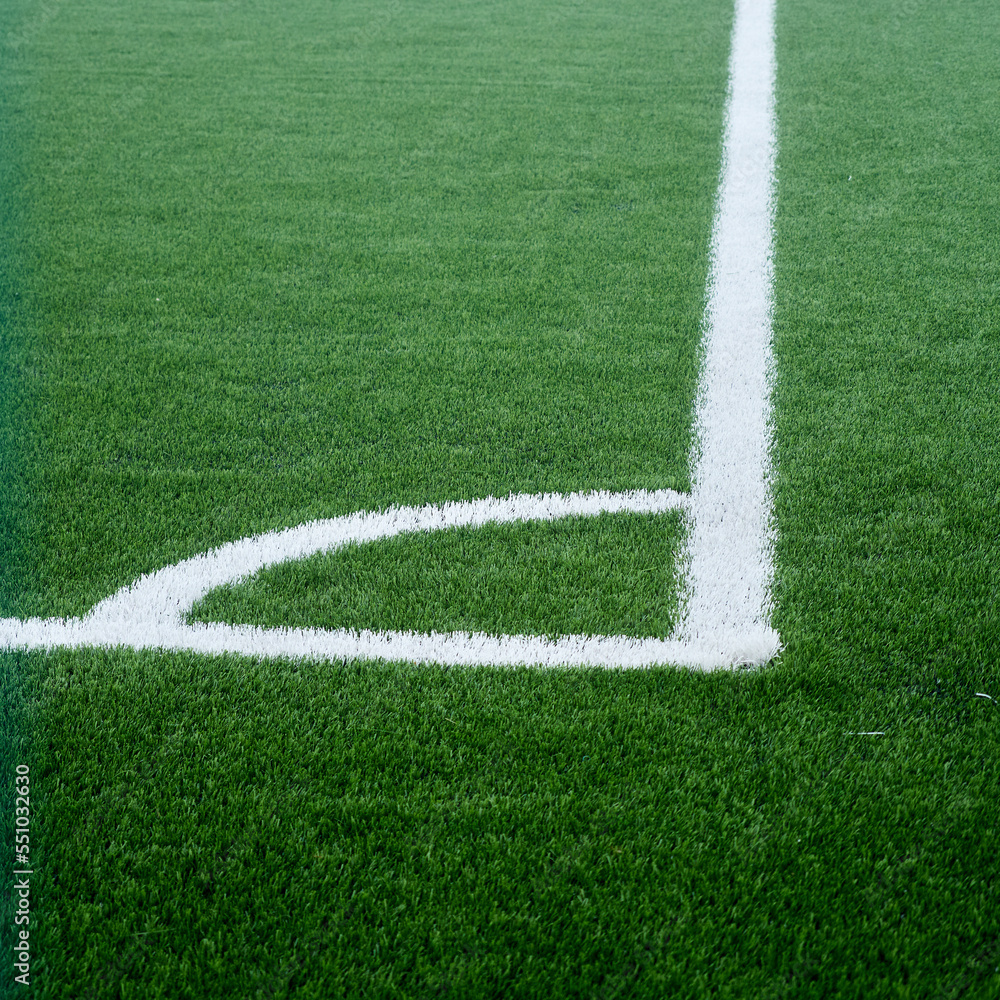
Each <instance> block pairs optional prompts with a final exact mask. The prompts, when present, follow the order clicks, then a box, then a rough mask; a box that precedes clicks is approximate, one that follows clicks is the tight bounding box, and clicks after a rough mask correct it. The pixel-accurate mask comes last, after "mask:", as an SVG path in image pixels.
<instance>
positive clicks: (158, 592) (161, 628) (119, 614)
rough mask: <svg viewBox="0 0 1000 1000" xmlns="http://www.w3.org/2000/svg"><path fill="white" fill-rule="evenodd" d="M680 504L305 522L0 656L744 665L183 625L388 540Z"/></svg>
mask: <svg viewBox="0 0 1000 1000" xmlns="http://www.w3.org/2000/svg"><path fill="white" fill-rule="evenodd" d="M689 505H690V499H689V497H687V496H686V495H685V494H682V493H677V492H675V491H673V490H657V491H648V490H634V491H630V492H625V493H608V492H600V491H597V492H591V493H570V494H534V495H529V494H518V495H511V496H509V497H506V498H496V497H488V498H486V499H484V500H470V501H460V502H454V503H445V504H441V505H435V504H431V505H427V506H424V507H397V508H392V509H390V510H387V511H377V512H361V513H356V514H349V515H346V516H344V517H337V518H331V519H328V520H323V521H313V522H310V523H308V524H303V525H300V526H298V527H295V528H287V529H284V530H282V531H273V532H268V533H266V534H262V535H256V536H253V537H250V538H243V539H240V540H239V541H236V542H230V543H228V544H226V545H222V546H220V547H219V548H217V549H213V550H212V551H211V552H207V553H204V554H202V555H198V556H194V557H193V558H191V559H185V560H184V561H182V562H179V563H177V564H175V565H174V566H168V567H166V568H165V569H161V570H158V571H156V572H155V573H151V574H149V575H147V576H144V577H141V578H140V579H139V580H137V581H136V582H135V583H133V584H132V585H131V586H129V587H125V588H123V589H122V590H120V591H118V592H117V593H116V594H113V595H112V596H111V597H109V598H107V599H106V600H104V601H101V602H100V603H99V604H97V605H95V606H94V608H93V609H92V610H91V611H90V612H89V613H88V614H87V615H85V616H84V617H83V618H71V619H40V618H34V619H28V620H27V621H21V620H19V619H11V618H8V619H3V620H0V647H2V648H8V649H10V648H23V649H30V648H52V647H55V646H69V647H80V646H99V647H103V648H114V647H117V646H127V647H130V648H132V649H164V650H178V651H180V650H187V651H191V652H200V653H241V654H246V655H249V656H257V657H267V656H280V657H297V658H313V659H344V658H366V659H380V660H405V661H412V662H416V663H442V664H493V665H497V666H502V665H515V664H522V663H524V664H539V665H547V666H557V665H566V666H574V665H575V666H587V665H589V666H622V667H630V666H632V667H643V666H650V665H652V664H656V663H673V664H678V665H684V666H690V667H695V668H702V669H707V668H710V667H712V666H717V665H718V663H719V661H720V658H721V659H723V660H725V661H726V662H730V663H733V662H752V661H753V660H754V654H755V652H756V650H755V649H754V648H753V647H752V645H751V646H749V647H748V646H747V645H746V643H745V642H744V644H743V645H742V646H740V647H739V648H733V649H722V648H720V647H719V646H718V644H717V643H715V642H713V641H708V642H705V643H701V644H698V645H695V644H691V643H687V644H684V643H678V642H673V641H669V640H666V641H665V640H658V639H636V638H634V637H632V636H624V635H617V636H616V635H612V636H564V637H561V638H560V639H557V640H549V639H545V638H542V637H540V636H529V635H524V636H491V635H487V634H484V633H475V632H474V633H415V632H375V631H369V630H365V631H361V632H349V631H346V630H343V629H340V630H325V629H262V628H252V627H250V626H229V625H220V624H214V623H212V624H205V623H192V624H189V623H188V622H187V616H188V614H189V612H190V611H191V609H192V607H193V606H194V605H195V603H197V601H199V600H200V599H201V598H202V597H204V596H205V595H206V594H207V593H208V592H209V591H211V590H213V589H215V588H216V587H221V586H225V585H227V584H234V583H239V582H240V581H242V580H246V579H249V578H250V577H251V576H252V575H253V574H254V573H257V572H259V571H261V570H263V569H266V568H267V567H269V566H274V565H277V564H279V563H283V562H288V561H291V560H297V559H303V558H305V557H307V556H310V555H313V554H315V553H317V552H336V551H337V550H338V549H340V548H343V547H344V546H345V545H350V544H363V543H365V542H372V541H375V540H377V539H382V538H391V537H392V536H393V535H399V534H404V533H413V532H421V531H424V532H426V531H438V530H443V529H446V528H452V527H461V526H472V527H475V526H479V525H484V524H503V523H511V522H514V521H552V520H556V519H558V518H563V517H573V516H577V517H581V516H582V517H588V516H589V517H593V516H596V515H598V514H601V513H611V514H614V513H664V512H666V511H669V510H681V511H684V510H687V509H688V507H689Z"/></svg>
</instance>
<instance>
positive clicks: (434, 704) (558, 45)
mask: <svg viewBox="0 0 1000 1000" xmlns="http://www.w3.org/2000/svg"><path fill="white" fill-rule="evenodd" d="M0 17H2V18H3V19H4V20H3V22H0V26H2V27H3V30H4V32H5V36H4V37H5V38H6V43H5V48H4V50H3V54H4V64H3V70H2V76H0V84H2V86H0V139H2V140H3V146H2V148H3V150H4V154H3V160H2V162H0V170H2V173H0V181H2V182H3V183H2V184H0V188H2V192H0V198H2V201H0V206H2V210H3V218H2V226H3V229H2V235H3V243H2V254H3V256H2V258H0V260H2V261H3V279H2V280H3V285H2V305H0V308H2V313H0V318H2V320H3V323H4V327H3V341H2V350H3V351H4V352H5V356H4V359H3V365H2V370H0V389H2V391H3V397H2V401H0V449H2V450H0V458H2V463H3V464H2V468H0V476H2V480H0V483H2V486H3V491H4V492H3V498H2V499H3V502H2V503H0V541H2V549H0V554H2V557H3V558H2V563H0V600H2V606H0V614H2V615H16V616H19V617H27V616H30V615H41V616H54V615H79V614H81V613H83V612H85V611H87V610H88V609H89V608H90V607H91V606H92V605H93V604H94V603H95V602H96V601H98V600H100V599H102V598H104V597H106V596H108V595H109V594H111V593H112V592H113V591H114V590H116V589H117V588H119V587H121V586H124V585H126V584H128V583H129V582H131V581H132V580H134V579H135V578H136V577H137V576H139V575H140V574H141V573H144V572H148V571H150V570H153V569H156V568H158V567H161V566H164V565H167V564H171V563H174V562H176V561H178V560H179V559H182V558H185V557H187V556H190V555H194V554H196V553H199V552H202V551H204V550H205V549H207V548H209V547H211V546H214V545H218V544H221V543H223V542H226V541H230V540H232V539H236V538H240V537H243V536H245V535H248V534H251V533H255V532H261V531H267V530H272V529H275V528H280V527H283V526H289V525H295V524H299V523H301V522H303V521H306V520H310V519H313V518H320V517H332V516H336V515H339V514H344V513H349V512H351V511H354V510H358V509H381V508H384V507H388V506H390V505H393V504H422V503H428V502H436V501H446V500H457V499H468V498H475V497H482V496H487V495H507V494H508V493H510V492H541V491H559V492H568V491H572V490H589V489H598V488H600V489H608V490H626V489H633V488H645V489H661V488H672V489H678V490H686V489H687V488H689V486H690V478H689V470H688V450H689V447H690V421H691V405H692V400H693V394H694V387H695V379H696V375H697V362H698V335H699V330H700V324H701V317H702V310H703V305H704V288H705V280H706V275H707V265H708V248H709V236H710V227H711V220H712V211H713V205H714V202H713V199H714V196H715V189H716V185H717V181H718V175H719V167H720V151H721V137H722V115H723V108H724V102H725V96H726V79H727V59H728V50H729V34H730V29H731V24H732V10H731V7H730V6H729V4H727V3H724V2H721V0H719V2H716V0H707V2H704V3H699V4H692V3H688V4H685V3H681V2H679V0H674V2H666V3H664V4H661V5H657V6H656V7H655V8H651V7H650V5H648V4H640V3H638V2H634V0H616V2H613V3H612V2H611V0H595V2H594V3H592V4H588V5H586V7H578V6H575V5H571V4H568V3H565V4H563V3H558V2H556V0H537V2H535V3H530V4H529V3H504V4H498V3H479V4H471V3H462V2H459V0H440V2H437V3H434V2H430V3H421V4H419V5H403V4H398V3H387V4H384V5H382V6H378V5H372V6H366V7H361V6H357V5H355V4H353V3H349V4H331V3H320V2H317V0H288V2H287V3H285V4H283V5H281V6H280V8H277V7H275V8H270V7H266V6H265V5H263V4H262V3H255V2H250V3H246V4H241V3H236V2H217V0H198V2H194V0H191V2H179V3H171V4H167V3H165V2H162V0H152V2H151V3H146V4H143V5H139V4H137V3H135V2H134V0H107V2H105V3H102V4H99V5H93V4H87V5H69V4H66V5H59V4H57V3H51V4H47V5H32V4H30V3H27V2H20V0H19V2H18V3H15V4H11V5H9V6H8V7H7V8H6V10H5V13H4V14H3V15H0ZM777 22H778V33H777V41H778V48H777V59H778V122H779V156H778V213H777V236H776V253H777V255H776V289H775V294H776V302H775V317H774V339H775V350H776V354H777V364H778V379H777V390H776V396H775V404H776V410H775V432H776V439H777V451H776V454H777V484H776V496H775V502H776V518H777V526H778V549H777V557H778V561H777V567H776V598H777V600H776V616H775V624H776V626H777V627H778V628H779V630H780V632H781V635H782V639H783V642H784V644H785V650H784V652H783V654H782V655H781V657H780V658H779V660H778V661H776V662H775V663H773V664H771V665H769V666H768V667H766V668H764V669H762V670H759V671H754V672H749V671H741V672H719V673H716V674H692V673H688V672H686V671H682V670H677V669H673V668H656V669H651V670H636V671H627V672H624V671H618V670H601V669H580V670H571V671H565V670H540V669H523V668H522V669H495V668H488V667H486V668H458V667H451V668H442V667H426V666H415V665H412V664H405V663H402V664H399V663H397V664H388V663H372V662H357V661H349V662H342V663H315V662H302V663H289V662H280V661H273V660H271V661H256V660H251V659H249V658H240V657H236V656H227V657H211V658H210V657H202V656H197V655H194V654H189V655H184V654H170V655H168V654H160V653H152V652H149V653H135V652H132V651H115V652H102V651H97V650H83V651H69V650H65V649H63V650H58V651H55V652H52V653H50V654H44V655H43V654H40V653H34V654H26V653H18V654H11V653H8V654H0V666H2V668H3V670H2V672H0V681H2V684H3V688H2V690H3V694H4V703H5V712H4V716H3V718H4V726H5V741H4V756H3V759H2V766H3V768H4V774H3V779H4V796H6V798H4V800H3V802H2V805H3V809H4V812H3V824H4V826H3V830H4V834H3V835H4V837H5V840H6V838H8V837H9V836H10V833H11V831H12V829H13V824H12V817H13V793H12V791H11V788H12V780H11V778H12V775H13V767H14V765H15V764H23V763H28V764H30V766H31V786H32V795H31V805H32V817H33V820H32V822H33V826H32V841H31V844H32V858H33V862H34V868H35V874H34V875H33V876H32V883H31V885H32V922H31V932H32V951H33V957H32V981H33V986H31V987H28V988H22V987H16V984H14V986H12V988H15V987H16V988H17V989H18V990H19V993H17V992H15V993H14V994H13V995H15V996H17V995H23V996H32V997H39V998H41V997H44V998H50V997H51V998H63V997H65V998H71V997H72V998H77V997H80V998H91V997H93V998H105V997H107V998H122V1000H130V998H143V1000H145V998H157V997H162V998H164V1000H180V998H189V997H190V998H192V1000H195V998H207V997H224V996H227V997H228V996H232V997H241V998H242V997H246V998H252V1000H270V998H275V997H293V996H294V997H297V998H317V1000H320V998H324V1000H325V998H331V997H345V998H352V1000H353V998H361V997H386V998H390V997H391V998H396V997H399V998H414V1000H422V998H425V997H436V996H442V997H444V996H452V997H459V998H466V997H468V998H480V997H498V998H499V997H503V998H508V997H511V998H513V997H518V998H520V997H524V998H528V997H546V998H548V997H562V996H565V997H589V998H598V1000H612V998H615V1000H622V998H647V997H648V998H663V997H697V998H701V997H729V998H734V1000H742V998H749V997H753V998H781V997H789V998H792V997H794V998H799V997H815V998H827V997H857V998H862V997H863V998H866V1000H867V998H873V997H893V998H908V1000H916V998H921V1000H946V998H947V1000H956V998H977V1000H991V998H995V997H996V996H998V995H1000V972H998V971H997V970H998V968H1000V898H998V897H1000V880H998V876H1000V863H998V861H997V855H996V843H997V840H998V826H1000V715H998V714H997V713H998V712H1000V705H998V704H997V703H996V702H993V701H991V700H990V699H988V698H984V697H977V693H985V694H990V695H992V696H993V697H994V698H996V699H997V700H998V701H1000V667H998V666H997V664H998V662H1000V622H998V614H997V602H998V590H1000V587H998V584H1000V544H998V538H1000V445H998V436H997V434H996V428H997V426H998V421H1000V393H998V389H1000V361H998V360H997V359H998V357H1000V353H998V350H997V348H998V346H1000V345H998V340H1000V318H998V317H1000V302H998V298H1000V237H998V235H997V233H998V231H997V227H996V224H995V223H996V219H997V217H998V208H1000V205H998V202H1000V176H998V175H1000V139H998V138H997V134H996V128H995V123H996V121H997V120H1000V106H998V105H1000V97H998V95H1000V87H998V84H1000V64H998V63H997V60H996V52H997V51H998V50H1000V10H998V9H997V8H996V7H995V5H993V4H992V3H988V2H985V0H963V2H961V3H955V4H950V5H938V4H931V3H929V2H924V3H921V2H919V0H913V2H909V0H903V2H898V3H893V2H890V0H866V2H865V3H859V2H855V3H852V4H847V5H845V4H832V3H829V2H823V0H778V7H777ZM679 538H680V530H679V525H678V521H677V516H676V515H657V516H652V515H641V516H640V515H614V516H611V515H604V516H602V517H600V518H594V519H586V520H583V519H580V520H565V521H561V522H553V523H552V524H531V525H525V526H523V527H522V526H517V527H512V526H506V527H500V526H497V527H494V528H490V529H481V530H478V531H471V530H468V529H456V530H453V531H449V532H446V533H437V534H435V535H428V536H421V537H405V536H399V537H396V538H393V539H390V540H388V541H386V542H384V543H379V544H375V545H367V546H364V547H360V548H354V549H350V550H348V551H347V552H346V553H344V554H342V555H341V556H339V557H338V558H337V559H332V558H329V557H317V558H314V559H311V560H306V561H303V562H301V563H298V564H292V565H288V566H284V567H278V568H276V569H274V570H271V571H269V572H267V573H262V574H260V575H259V576H258V577H257V578H256V579H255V580H253V581H250V582H249V583H247V584H245V585H241V586H240V587H235V588H232V589H230V590H228V591H217V592H215V593H214V594H212V595H210V596H209V598H208V599H207V600H206V601H205V602H204V605H203V606H202V608H201V609H199V610H200V612H201V613H202V614H203V615H204V616H205V617H208V618H212V619H213V620H231V621H234V622H236V621H240V622H258V623H260V624H267V625H282V624H295V625H311V624H315V625H324V626H327V627H338V628H364V627H375V626H377V627H383V628H399V629H405V628H414V629H429V628H443V627H446V628H463V629H465V628H474V629H479V630H484V631H507V630H515V629H516V630H518V631H522V630H523V631H536V632H538V633H540V634H548V633H550V632H551V633H560V632H587V631H593V632H597V633H603V632H623V633H625V634H632V635H637V636H639V635H657V636H663V635H666V634H667V633H668V632H669V631H670V628H671V627H672V624H673V620H674V619H673V615H674V614H675V612H676V608H675V601H674V590H673V589H672V588H673V585H674V584H673V559H672V553H673V552H674V551H675V550H676V547H677V544H678V541H679ZM869 731H878V732H882V733H884V734H885V735H882V736H862V735H854V734H856V733H858V732H869ZM6 842H9V840H6ZM7 884H8V885H9V884H10V883H9V882H8V883H7ZM15 901H16V900H15V897H14V896H13V895H12V894H11V893H9V892H8V893H7V894H6V895H5V896H4V897H3V900H2V904H3V905H2V912H0V926H3V928H4V931H3V937H2V940H3V943H4V948H5V949H6V950H7V951H8V953H9V951H10V949H9V948H8V941H9V940H12V939H8V936H7V935H8V933H9V929H11V928H13V923H12V914H11V908H12V907H13V905H14V904H15ZM3 976H4V980H3V981H4V984H5V986H6V984H7V983H8V982H10V981H11V979H12V977H13V972H12V971H11V966H10V964H9V963H8V964H7V965H5V968H4V970H3Z"/></svg>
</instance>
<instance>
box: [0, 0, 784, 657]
mask: <svg viewBox="0 0 1000 1000" xmlns="http://www.w3.org/2000/svg"><path fill="white" fill-rule="evenodd" d="M773 22H774V0H737V4H736V17H735V22H734V28H733V41H732V52H731V55H730V86H729V95H728V100H727V111H726V125H725V139H724V148H723V168H722V177H721V179H720V186H719V194H718V198H717V206H716V216H715V221H714V225H713V230H712V263H711V268H710V273H709V286H708V295H707V307H706V317H705V341H704V364H703V370H702V373H701V378H700V381H699V387H698V395H697V400H696V418H695V446H694V448H693V450H692V455H691V461H692V492H691V495H690V496H684V495H682V494H679V493H676V492H673V491H670V490H660V491H655V492H653V491H644V490H638V491H631V492H627V493H608V492H592V493H574V494H565V495H562V494H544V495H523V494H522V495H516V496H510V497H507V498H500V499H498V498H494V497H488V498H486V499H482V500H469V501H457V502H454V503H450V504H444V505H429V506H426V507H420V508H413V507H409V508H394V509H392V510H389V511H381V512H358V513H356V514H351V515H347V516H345V517H341V518H333V519H329V520H324V521H316V522H310V523H308V524H304V525H300V526H298V527H295V528H288V529H285V530H283V531H275V532H268V533H267V534H264V535H259V536H254V537H252V538H245V539H241V540H239V541H236V542H232V543H229V544H227V545H223V546H221V547H220V548H218V549H215V550H213V551H211V552H208V553H205V554H203V555H200V556H196V557H194V558H193V559H187V560H184V561H183V562H181V563H178V564H176V565H175V566H170V567H166V568H164V569H162V570H159V571H157V572H155V573H151V574H149V575H148V576H144V577H142V578H141V579H140V580H137V581H136V582H135V583H133V584H132V585H131V586H129V587H126V588H124V589H123V590H121V591H119V592H117V593H116V594H113V595H111V596H110V597H109V598H107V599H105V600H103V601H101V602H100V603H99V604H97V605H96V606H95V607H94V608H93V609H91V611H90V612H89V613H88V614H87V615H85V616H84V617H83V618H76V619H38V618H35V619H28V620H26V621H22V620H19V619H13V618H7V619H0V649H4V648H6V649H34V648H53V647H56V646H69V647H82V646H96V647H102V648H114V647H118V646H123V647H129V648H133V649H150V648H153V649H164V650H190V651H196V652H202V653H238V654H243V655H249V656H254V657H265V656H280V657H294V658H298V657H307V658H313V659H329V660H332V659H343V658H367V659H380V660H404V661H412V662H420V663H440V664H481V665H507V664H510V665H514V664H531V665H543V666H563V665H564V666H622V667H648V666H652V665H655V664H673V665H677V666H687V667H691V668H695V669H703V670H711V669H717V668H724V667H732V666H735V665H743V664H747V665H753V664H763V663H766V662H768V661H769V660H771V659H772V658H773V657H774V656H775V655H776V654H777V653H778V652H779V651H780V648H781V643H780V639H779V636H778V634H777V632H775V631H774V629H773V628H772V627H771V624H770V616H771V610H772V607H771V604H772V598H771V586H772V579H773V547H774V546H773V525H772V521H771V518H772V504H771V479H772V468H771V450H772V444H771V429H770V412H771V411H770V405H771V404H770V393H771V383H772V377H773V366H774V363H773V356H772V351H771V308H772V282H773V261H772V253H773V217H774V161H775V127H774V74H775V59H774V27H773ZM667 510H681V511H683V512H684V516H685V518H686V521H687V526H688V538H687V543H686V547H685V549H684V551H683V552H682V553H681V554H680V555H679V563H678V565H679V566H680V572H681V577H682V583H683V591H684V595H685V596H684V600H683V607H682V613H681V618H680V622H679V624H678V627H677V629H676V630H675V632H674V634H673V635H672V636H671V637H670V638H669V639H668V640H657V639H637V638H635V637H632V636H623V635H618V636H599V637H586V636H566V637H563V638H561V639H559V640H556V641H550V640H547V639H544V638H542V637H539V636H518V635H508V636H499V637H497V636H489V635H485V634H481V633H447V634H443V633H424V634H422V633H413V632H375V631H362V632H348V631H344V630H323V629H259V628H252V627H250V626H228V625H219V624H188V623H187V621H186V616H187V614H188V612H189V611H190V610H191V607H192V606H193V604H194V603H196V601H197V600H199V599H200V598H201V597H203V596H204V595H205V594H207V593H208V592H209V591H210V590H212V589H214V588H215V587H219V586H223V585H225V584H231V583H236V582H239V581H241V580H244V579H247V578H248V577H249V576H250V575H252V574H253V573H255V572H258V571H260V570H261V569H264V568H266V567H267V566H273V565H275V564H277V563H279V562H286V561H289V560H293V559H301V558H304V557H305V556H307V555H311V554H313V553H315V552H321V551H326V552H332V551H336V549H337V548H339V547H341V546H343V545H346V544H350V543H364V542H367V541H374V540H376V539H378V538H388V537H391V536H393V535H395V534H400V533H402V532H406V531H434V530H440V529H443V528H447V527H451V526H458V525H470V526H475V525H480V524H486V523H502V522H510V521H515V520H520V521H540V520H553V519H555V518H558V517H569V516H596V515H597V514H599V513H601V512H605V511H607V512H612V513H613V512H664V511H667Z"/></svg>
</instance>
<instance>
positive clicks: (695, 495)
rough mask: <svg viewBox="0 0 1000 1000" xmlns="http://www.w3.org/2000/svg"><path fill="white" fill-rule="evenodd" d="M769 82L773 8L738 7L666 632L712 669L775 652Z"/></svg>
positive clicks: (758, 2)
mask: <svg viewBox="0 0 1000 1000" xmlns="http://www.w3.org/2000/svg"><path fill="white" fill-rule="evenodd" d="M774 77H775V59H774V0H737V4H736V17H735V23H734V26H733V41H732V52H731V55H730V64H729V95H728V101H727V108H726V125H725V140H724V146H723V156H722V175H721V180H720V184H719V194H718V201H717V204H716V216H715V222H714V226H713V230H712V258H711V265H710V271H709V279H708V294H707V303H706V309H705V321H704V342H703V350H704V358H703V366H702V371H701V378H700V381H699V386H698V397H697V403H696V406H697V409H696V417H695V440H694V446H693V448H692V454H691V462H692V491H691V512H690V515H689V518H688V529H689V530H688V538H687V544H686V549H685V551H684V552H683V553H682V554H681V558H680V562H679V567H680V569H679V572H680V573H681V575H682V577H684V591H685V594H686V599H685V606H684V608H683V612H682V617H681V621H680V624H679V625H678V627H677V630H676V631H675V633H674V638H676V639H677V640H679V641H682V642H685V643H690V644H692V645H694V646H697V647H701V648H712V649H714V650H716V652H717V655H718V658H719V663H720V665H724V664H727V663H728V664H732V663H740V662H747V663H762V662H766V661H767V660H768V659H770V658H771V657H773V656H774V655H776V654H777V652H778V651H779V650H780V648H781V645H780V640H779V637H778V634H777V632H775V631H774V630H773V629H772V628H771V626H770V615H771V603H772V598H771V585H772V580H773V575H774V568H773V567H774V553H773V549H774V534H773V525H772V522H771V509H772V503H771V478H772V468H771V427H770V412H771V404H770V388H771V384H772V375H773V368H774V359H773V353H772V349H771V303H772V279H773V263H772V253H773V232H774V163H775V127H774Z"/></svg>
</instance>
